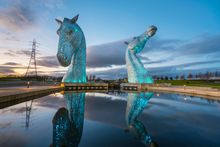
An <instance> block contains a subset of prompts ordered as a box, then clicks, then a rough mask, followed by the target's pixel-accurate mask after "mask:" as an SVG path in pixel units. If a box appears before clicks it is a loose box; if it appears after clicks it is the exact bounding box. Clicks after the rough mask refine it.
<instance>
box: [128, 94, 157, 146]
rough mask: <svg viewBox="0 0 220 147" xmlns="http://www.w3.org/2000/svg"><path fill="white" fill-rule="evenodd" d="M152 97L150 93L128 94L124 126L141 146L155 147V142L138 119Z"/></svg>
mask: <svg viewBox="0 0 220 147" xmlns="http://www.w3.org/2000/svg"><path fill="white" fill-rule="evenodd" d="M152 96H153V93H152V92H146V93H144V92H141V93H128V100H127V107H126V124H127V126H128V130H129V131H130V132H132V133H133V134H134V135H135V136H136V138H137V139H139V140H140V141H141V142H142V143H143V144H145V145H150V146H152V147H156V142H154V141H153V140H152V138H151V136H150V135H149V134H148V132H147V130H146V128H145V126H144V124H143V123H142V122H141V121H140V120H139V119H138V118H139V116H140V115H141V113H142V112H143V110H144V108H145V107H146V106H147V103H148V101H149V100H150V98H151V97H152Z"/></svg>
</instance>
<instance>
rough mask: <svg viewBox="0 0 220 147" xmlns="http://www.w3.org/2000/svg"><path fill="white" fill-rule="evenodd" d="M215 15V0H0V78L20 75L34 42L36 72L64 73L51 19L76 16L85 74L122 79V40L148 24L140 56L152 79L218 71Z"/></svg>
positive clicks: (219, 4) (219, 34) (219, 33)
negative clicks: (151, 31) (153, 30)
mask: <svg viewBox="0 0 220 147" xmlns="http://www.w3.org/2000/svg"><path fill="white" fill-rule="evenodd" d="M219 10H220V1H218V0H185V1H178V0H136V1H134V0H126V1H125V0H121V1H119V0H108V1H104V0H93V1H91V0H38V1H35V0H10V1H8V0H1V1H0V34H1V35H0V49H1V53H0V57H1V59H0V64H1V65H0V67H1V69H2V70H1V73H2V74H13V73H14V74H18V73H19V74H22V73H24V71H25V66H26V65H27V62H28V55H27V54H28V53H29V52H28V51H29V50H30V42H29V41H31V40H32V39H33V38H36V39H37V41H38V42H39V43H40V44H39V47H38V53H39V54H38V60H39V61H38V63H39V71H41V72H42V74H43V73H45V74H46V73H48V72H51V73H63V72H64V71H65V70H66V68H63V67H60V66H59V65H58V63H57V60H56V58H55V54H56V52H57V40H58V36H57V35H56V30H57V28H58V27H59V26H58V25H57V24H56V22H55V21H54V19H55V18H59V19H63V18H64V17H68V18H71V17H73V16H74V15H76V14H80V17H79V20H78V24H79V25H80V26H81V27H82V29H83V31H84V34H85V36H86V41H87V46H88V48H87V63H88V68H87V71H88V73H89V74H97V75H99V76H101V77H105V78H109V77H111V76H112V73H111V72H115V73H117V75H118V76H126V70H125V66H124V63H125V61H124V53H125V49H126V46H125V45H124V44H123V41H125V40H129V39H130V38H132V37H134V36H136V35H139V34H141V33H143V32H144V31H145V30H146V28H147V27H148V26H149V25H152V24H154V25H156V26H157V27H158V31H157V34H156V35H155V36H154V38H152V39H151V40H150V41H149V42H148V44H147V45H146V48H145V51H144V52H143V53H142V54H141V56H142V58H143V62H144V63H145V66H146V67H147V68H148V69H149V71H150V72H151V73H152V74H167V73H173V74H177V73H181V72H183V71H184V72H192V71H194V72H199V71H204V72H205V71H207V70H220V67H219V65H220V62H219V61H218V57H219V55H220V51H219V47H220V45H219V42H220V27H219V26H220V11H219ZM100 51H101V52H102V54H100ZM109 55H111V56H109ZM15 63H16V64H15ZM110 71H111V72H110Z"/></svg>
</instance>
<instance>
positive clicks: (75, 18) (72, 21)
mask: <svg viewBox="0 0 220 147" xmlns="http://www.w3.org/2000/svg"><path fill="white" fill-rule="evenodd" d="M78 18H79V14H77V15H76V16H75V17H73V18H72V19H71V20H70V21H71V23H76V21H77V20H78Z"/></svg>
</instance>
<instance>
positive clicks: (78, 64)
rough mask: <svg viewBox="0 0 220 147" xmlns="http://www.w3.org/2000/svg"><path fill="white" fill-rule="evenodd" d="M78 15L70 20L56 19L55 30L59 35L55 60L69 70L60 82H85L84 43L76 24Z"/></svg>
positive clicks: (81, 32) (83, 37)
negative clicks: (56, 28) (56, 25)
mask: <svg viewBox="0 0 220 147" xmlns="http://www.w3.org/2000/svg"><path fill="white" fill-rule="evenodd" d="M78 16H79V15H76V16H75V17H73V18H72V19H68V18H64V20H63V21H61V20H58V19H56V21H57V23H58V24H59V25H60V27H59V29H58V30H57V34H58V35H59V43H58V52H57V58H58V61H59V63H60V64H61V65H62V66H64V67H67V66H69V65H70V66H69V69H68V71H67V73H66V75H65V76H64V77H63V79H62V82H70V83H85V82H86V41H85V36H84V34H83V31H82V29H81V28H80V26H79V25H78V24H77V23H76V21H77V19H78Z"/></svg>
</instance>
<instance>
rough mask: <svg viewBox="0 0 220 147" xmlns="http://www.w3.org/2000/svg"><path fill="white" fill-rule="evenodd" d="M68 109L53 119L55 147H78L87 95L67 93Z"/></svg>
mask: <svg viewBox="0 0 220 147" xmlns="http://www.w3.org/2000/svg"><path fill="white" fill-rule="evenodd" d="M64 97H65V99H66V103H67V108H60V109H59V110H58V111H57V112H56V114H55V116H54V118H53V144H52V145H51V146H53V147H60V146H67V147H77V146H78V144H79V143H80V139H81V136H82V131H83V122H84V105H85V93H66V94H64Z"/></svg>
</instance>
